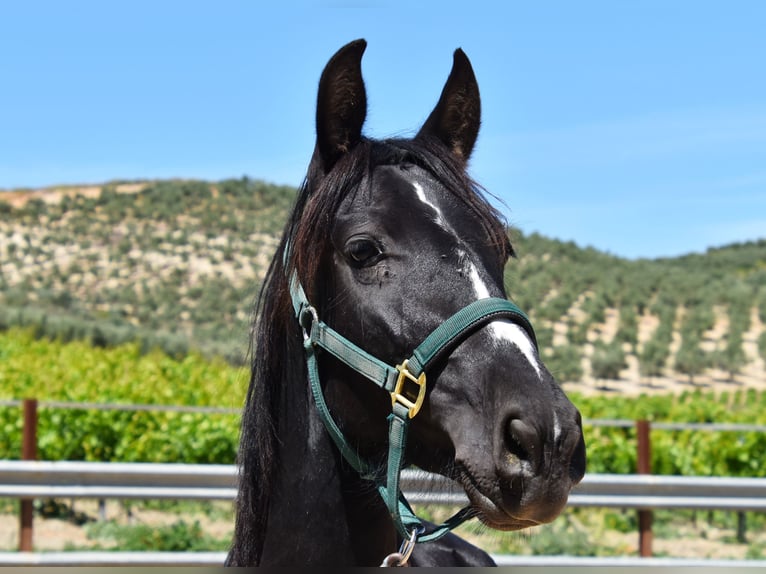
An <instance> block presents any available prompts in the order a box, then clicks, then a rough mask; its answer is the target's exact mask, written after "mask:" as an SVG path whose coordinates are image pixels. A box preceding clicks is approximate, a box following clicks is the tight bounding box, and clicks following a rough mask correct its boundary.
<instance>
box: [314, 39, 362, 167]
mask: <svg viewBox="0 0 766 574" xmlns="http://www.w3.org/2000/svg"><path fill="white" fill-rule="evenodd" d="M366 47H367V42H366V41H365V40H361V39H360V40H354V41H353V42H350V43H348V44H346V45H345V46H343V47H342V48H341V49H340V50H338V51H337V52H336V53H335V55H334V56H333V57H332V58H330V61H329V62H327V65H326V66H325V69H324V71H323V72H322V77H321V78H320V79H319V95H318V96H317V117H316V129H317V143H316V152H317V153H318V154H319V159H320V161H321V165H322V170H323V172H324V173H328V172H329V171H330V170H331V169H332V167H333V166H334V165H335V162H337V161H338V159H340V157H341V156H342V155H343V154H344V153H346V152H348V151H349V150H350V149H352V148H353V147H354V146H355V145H356V144H357V143H359V140H360V139H361V137H362V124H364V119H365V117H366V115H367V95H366V93H365V89H364V80H363V79H362V54H364V49H365V48H366Z"/></svg>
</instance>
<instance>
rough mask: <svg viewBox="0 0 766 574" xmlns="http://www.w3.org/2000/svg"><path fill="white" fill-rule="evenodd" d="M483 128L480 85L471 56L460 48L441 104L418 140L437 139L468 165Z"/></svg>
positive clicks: (421, 130)
mask: <svg viewBox="0 0 766 574" xmlns="http://www.w3.org/2000/svg"><path fill="white" fill-rule="evenodd" d="M480 124H481V99H480V98H479V84H478V83H477V82H476V76H475V75H474V73H473V68H472V67H471V62H470V61H469V60H468V56H466V55H465V52H463V50H461V49H460V48H458V49H457V50H455V53H454V55H453V61H452V71H451V72H450V75H449V78H447V83H446V84H445V85H444V89H443V90H442V94H441V97H440V98H439V103H438V104H436V107H435V108H434V110H433V111H432V112H431V115H430V116H428V119H427V120H426V122H425V123H424V124H423V127H422V128H420V131H419V132H418V135H417V136H416V137H418V138H424V137H436V138H437V139H439V140H441V142H442V143H444V144H445V145H446V146H447V147H448V148H449V149H450V150H452V153H453V154H455V156H457V157H458V158H459V159H460V160H462V161H463V162H464V163H465V162H467V161H468V158H469V157H470V156H471V152H472V151H473V146H474V144H475V143H476V137H477V136H478V135H479V125H480Z"/></svg>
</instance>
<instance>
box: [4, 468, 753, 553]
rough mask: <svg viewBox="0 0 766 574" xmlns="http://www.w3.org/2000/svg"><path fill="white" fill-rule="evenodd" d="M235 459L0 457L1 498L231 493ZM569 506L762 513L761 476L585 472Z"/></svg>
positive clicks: (425, 482)
mask: <svg viewBox="0 0 766 574" xmlns="http://www.w3.org/2000/svg"><path fill="white" fill-rule="evenodd" d="M236 483H237V469H236V467H235V466H233V465H214V464H165V463H158V464H155V463H101V462H75V461H23V460H22V461H18V460H16V461H8V460H4V461H0V497H12V498H21V499H32V498H58V497H60V498H110V499H199V500H216V499H217V500H233V499H234V497H235V496H236V492H237V489H236ZM402 490H403V491H404V492H405V493H406V495H407V497H408V499H409V500H410V501H411V502H412V503H413V504H437V505H447V504H448V505H463V504H465V503H466V502H467V499H466V496H465V493H464V492H463V490H462V489H461V488H460V487H459V486H458V485H456V484H455V483H454V482H452V481H450V480H447V479H445V478H443V477H440V476H438V475H433V474H429V473H425V472H421V471H413V470H406V471H404V472H403V473H402ZM569 505H570V506H589V507H613V508H637V509H660V508H688V509H715V510H734V511H740V512H743V511H756V512H766V478H725V477H701V476H694V477H686V476H661V475H614V474H586V475H585V478H584V479H583V481H582V482H581V483H580V484H579V485H577V486H576V487H575V488H574V489H573V491H572V493H571V495H570V497H569ZM224 558H225V553H221V552H192V553H175V552H0V566H22V565H37V566H117V565H130V566H163V565H171V564H172V565H177V566H217V565H221V564H222V563H223V560H224ZM493 558H494V559H495V561H496V562H497V564H498V565H500V566H546V567H551V566H553V567H559V566H561V567H567V566H587V567H590V566H597V565H598V566H638V565H641V566H657V567H667V566H686V567H698V566H719V567H725V568H733V567H753V566H759V567H766V561H763V560H747V561H736V560H732V561H729V560H720V561H709V560H692V559H656V558H634V557H620V558H614V559H609V558H600V557H599V558H596V557H570V556H506V555H494V556H493Z"/></svg>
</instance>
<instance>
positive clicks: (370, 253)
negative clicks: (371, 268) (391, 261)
mask: <svg viewBox="0 0 766 574" xmlns="http://www.w3.org/2000/svg"><path fill="white" fill-rule="evenodd" d="M382 254H383V253H382V251H381V250H380V247H378V245H377V243H375V242H374V241H372V240H370V239H356V240H353V241H350V242H349V243H348V244H347V245H346V255H347V257H348V258H349V259H350V260H351V261H352V262H353V263H356V264H357V265H359V266H366V265H373V264H375V263H377V262H378V260H379V258H380V256H381V255H382Z"/></svg>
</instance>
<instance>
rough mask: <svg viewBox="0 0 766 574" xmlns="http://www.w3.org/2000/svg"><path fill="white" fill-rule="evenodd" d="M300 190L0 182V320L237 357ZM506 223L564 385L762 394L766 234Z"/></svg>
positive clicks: (229, 183)
mask: <svg viewBox="0 0 766 574" xmlns="http://www.w3.org/2000/svg"><path fill="white" fill-rule="evenodd" d="M294 195H295V190H294V189H291V188H287V187H277V186H273V185H269V184H266V183H264V182H261V181H255V180H250V179H247V178H243V179H239V180H226V181H219V182H204V181H176V180H173V181H148V182H113V183H110V184H107V185H104V186H92V187H87V188H76V187H73V188H59V189H46V190H36V191H32V190H16V191H12V192H3V193H2V194H0V238H1V239H2V241H0V328H7V327H9V326H15V325H22V326H32V327H33V328H34V329H35V332H36V333H37V335H38V336H43V335H44V336H47V337H50V338H54V339H60V340H64V341H69V340H89V341H90V342H91V343H92V344H94V345H96V346H111V345H115V344H119V343H122V342H127V341H138V342H139V344H140V345H141V349H142V350H143V351H147V350H149V349H152V348H154V347H158V348H160V349H162V350H164V351H165V352H167V353H168V354H170V355H172V356H183V355H185V354H186V353H187V352H188V350H190V349H196V350H199V351H200V352H202V353H203V354H205V355H206V356H215V355H217V356H222V357H224V358H225V359H226V360H227V361H228V362H230V363H232V364H242V363H243V362H244V359H245V356H246V352H247V348H248V346H247V340H248V324H249V322H250V320H251V314H252V313H251V311H252V304H253V300H254V297H255V294H256V293H257V290H258V288H259V286H260V283H261V281H262V279H263V276H264V273H265V270H266V267H267V265H268V262H269V260H270V258H271V255H272V254H273V251H274V249H275V247H276V243H277V239H278V235H279V233H280V231H281V229H282V226H283V223H284V221H285V218H286V213H287V210H288V208H289V206H290V205H291V202H292V200H293V198H294ZM509 232H510V234H511V237H512V239H513V241H514V244H515V247H516V250H517V252H518V253H519V258H518V260H514V261H512V262H510V263H509V265H508V267H507V271H506V282H507V284H508V286H509V291H510V293H511V296H512V298H513V299H514V300H515V301H516V302H517V303H518V304H519V305H520V306H521V307H522V308H523V309H525V310H526V311H527V312H528V313H529V314H530V316H531V318H532V320H533V323H534V325H535V328H536V330H537V334H538V339H539V341H540V344H541V347H542V352H543V356H544V358H545V359H546V362H547V364H548V365H549V367H550V368H551V370H552V371H553V372H554V373H555V374H556V376H557V377H558V379H559V380H560V381H561V382H562V384H564V386H565V388H567V389H571V390H577V391H579V392H583V393H587V392H591V391H605V390H612V391H619V392H620V393H621V394H629V395H635V394H637V393H640V392H646V391H653V390H660V391H664V390H670V391H678V390H680V388H679V384H686V385H698V386H703V387H704V386H711V385H719V384H723V385H727V386H729V387H730V388H732V389H736V388H744V387H747V388H759V389H763V388H766V367H765V363H764V357H765V356H766V330H765V329H764V324H765V323H766V240H761V241H758V242H751V243H745V244H737V245H730V246H727V247H723V248H717V249H711V250H709V251H708V252H707V253H704V254H692V255H688V256H684V257H677V258H672V259H655V260H643V259H640V260H627V259H621V258H618V257H614V256H611V255H609V254H607V253H602V252H599V251H596V250H594V249H590V248H583V247H580V246H578V245H576V244H574V243H571V242H570V243H562V242H560V241H556V240H551V239H548V238H545V237H542V236H539V235H525V234H524V233H522V232H521V231H520V230H517V229H510V231H509ZM679 382H680V383H679Z"/></svg>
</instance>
